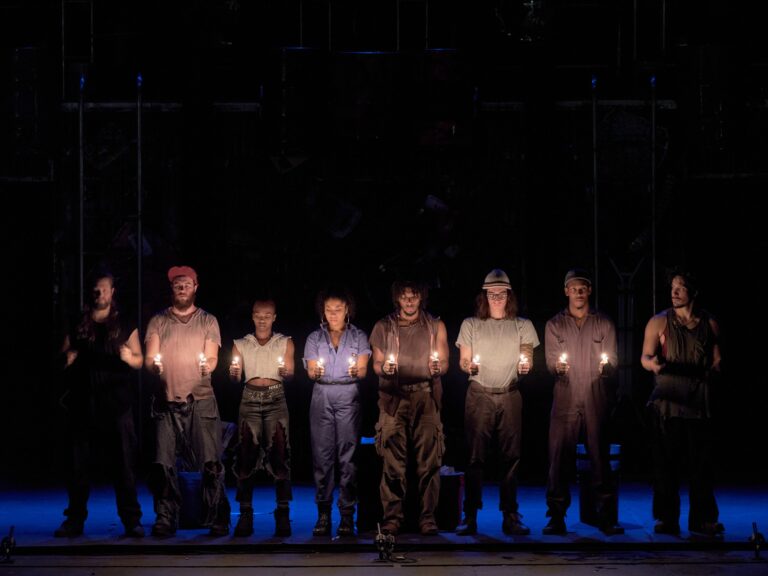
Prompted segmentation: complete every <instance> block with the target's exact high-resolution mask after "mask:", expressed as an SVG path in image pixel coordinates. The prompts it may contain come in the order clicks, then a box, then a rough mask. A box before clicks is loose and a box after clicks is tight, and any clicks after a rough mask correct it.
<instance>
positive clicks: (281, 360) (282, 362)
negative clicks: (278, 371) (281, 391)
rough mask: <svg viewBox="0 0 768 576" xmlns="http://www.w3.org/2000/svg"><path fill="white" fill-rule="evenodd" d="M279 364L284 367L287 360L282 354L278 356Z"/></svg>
mask: <svg viewBox="0 0 768 576" xmlns="http://www.w3.org/2000/svg"><path fill="white" fill-rule="evenodd" d="M277 365H278V366H280V367H281V368H282V367H283V366H285V360H284V359H283V357H282V356H278V357H277Z"/></svg>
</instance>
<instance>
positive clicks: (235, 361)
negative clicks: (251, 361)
mask: <svg viewBox="0 0 768 576" xmlns="http://www.w3.org/2000/svg"><path fill="white" fill-rule="evenodd" d="M242 373H243V369H242V366H240V356H232V362H230V364H229V375H230V377H232V378H234V379H236V380H240V376H241V375H242Z"/></svg>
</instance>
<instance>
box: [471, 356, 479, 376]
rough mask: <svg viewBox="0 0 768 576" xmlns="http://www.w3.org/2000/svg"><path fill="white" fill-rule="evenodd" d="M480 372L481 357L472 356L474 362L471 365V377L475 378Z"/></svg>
mask: <svg viewBox="0 0 768 576" xmlns="http://www.w3.org/2000/svg"><path fill="white" fill-rule="evenodd" d="M478 372H480V355H479V354H475V355H474V356H472V361H471V362H470V363H469V374H470V376H474V375H475V374H477V373H478Z"/></svg>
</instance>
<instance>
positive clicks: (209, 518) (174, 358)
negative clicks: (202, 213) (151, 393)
mask: <svg viewBox="0 0 768 576" xmlns="http://www.w3.org/2000/svg"><path fill="white" fill-rule="evenodd" d="M168 280H169V281H170V283H171V290H172V294H173V303H172V305H171V307H170V308H166V309H165V310H163V311H162V312H160V313H159V314H156V315H155V316H153V317H152V319H151V320H150V321H149V325H148V326H147V334H146V344H147V354H146V356H145V365H146V367H147V369H148V370H150V371H153V372H154V373H155V374H157V375H158V376H159V377H160V379H161V382H162V383H163V388H164V389H163V390H162V393H161V394H159V395H156V396H155V398H154V402H153V405H152V411H153V417H154V421H155V426H156V431H157V434H156V455H155V465H154V467H153V471H152V474H151V477H150V486H151V487H152V489H153V493H154V497H155V513H156V514H157V518H156V520H155V524H154V526H153V527H152V534H153V535H154V536H160V537H165V536H171V535H173V534H174V533H175V532H176V527H177V524H178V517H179V505H180V502H181V493H180V491H179V485H178V480H177V474H176V456H177V452H180V453H182V454H183V455H184V457H186V459H187V461H188V464H189V465H190V466H193V467H195V468H198V469H200V470H201V471H202V473H203V501H204V503H205V520H204V524H205V525H206V526H208V527H209V528H210V534H211V535H212V536H223V535H225V534H227V533H228V532H229V501H228V500H227V494H226V491H225V486H224V466H223V465H222V463H221V425H220V421H219V409H218V406H217V405H216V397H215V396H214V394H213V387H212V386H211V372H213V370H214V369H215V368H216V364H217V362H218V358H219V346H220V345H221V336H220V334H219V323H218V321H217V320H216V318H215V317H214V316H213V315H212V314H209V313H208V312H206V311H205V310H203V309H202V308H198V307H197V306H195V296H196V294H197V288H198V283H197V273H196V272H195V271H194V270H193V269H192V268H190V267H189V266H174V267H173V268H171V269H170V270H168Z"/></svg>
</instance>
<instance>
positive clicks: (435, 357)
mask: <svg viewBox="0 0 768 576" xmlns="http://www.w3.org/2000/svg"><path fill="white" fill-rule="evenodd" d="M430 358H431V360H432V362H437V361H438V360H440V356H439V355H438V353H437V352H432V356H430Z"/></svg>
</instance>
